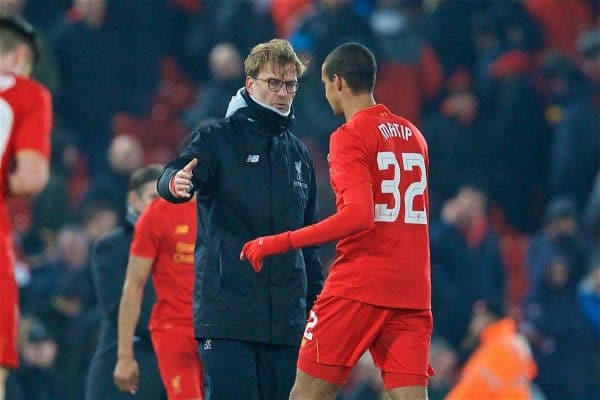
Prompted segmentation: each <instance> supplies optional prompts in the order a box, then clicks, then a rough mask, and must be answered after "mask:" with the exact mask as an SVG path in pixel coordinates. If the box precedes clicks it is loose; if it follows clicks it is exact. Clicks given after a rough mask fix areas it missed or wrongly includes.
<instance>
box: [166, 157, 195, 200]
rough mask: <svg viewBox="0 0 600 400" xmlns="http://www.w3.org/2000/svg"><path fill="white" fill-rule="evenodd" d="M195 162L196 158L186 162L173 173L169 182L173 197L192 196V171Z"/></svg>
mask: <svg viewBox="0 0 600 400" xmlns="http://www.w3.org/2000/svg"><path fill="white" fill-rule="evenodd" d="M197 164H198V159H197V158H194V159H193V160H192V161H190V162H189V163H187V164H186V166H185V167H183V168H182V169H180V170H179V171H177V173H176V174H175V175H173V177H172V178H171V182H170V184H169V189H170V190H171V194H172V195H173V196H174V197H176V198H178V199H184V198H186V199H187V198H190V197H192V176H193V175H194V174H193V173H192V171H193V170H194V167H195V166H196V165H197Z"/></svg>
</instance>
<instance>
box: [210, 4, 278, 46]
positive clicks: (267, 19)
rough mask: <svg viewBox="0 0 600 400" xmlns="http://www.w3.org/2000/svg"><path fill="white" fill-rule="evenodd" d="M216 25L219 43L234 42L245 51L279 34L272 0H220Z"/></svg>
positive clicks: (214, 25) (214, 26)
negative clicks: (276, 33) (274, 21)
mask: <svg viewBox="0 0 600 400" xmlns="http://www.w3.org/2000/svg"><path fill="white" fill-rule="evenodd" d="M212 27H213V30H214V32H213V33H214V35H215V36H216V37H217V38H218V41H219V42H229V43H232V44H233V45H235V46H236V47H237V48H238V50H239V52H240V53H241V54H248V53H249V52H250V49H252V48H253V47H254V46H255V45H256V44H258V43H261V42H265V41H268V40H270V39H272V38H273V37H275V27H274V26H273V20H272V19H271V13H270V10H269V2H268V1H264V0H229V1H225V2H223V1H220V2H219V6H218V7H217V8H216V12H215V14H214V21H213V25H212ZM232 27H235V29H232Z"/></svg>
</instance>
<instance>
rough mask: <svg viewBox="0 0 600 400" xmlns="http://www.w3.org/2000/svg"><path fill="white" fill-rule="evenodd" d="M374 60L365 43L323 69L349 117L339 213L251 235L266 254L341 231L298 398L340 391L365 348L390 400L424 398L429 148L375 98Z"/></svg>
mask: <svg viewBox="0 0 600 400" xmlns="http://www.w3.org/2000/svg"><path fill="white" fill-rule="evenodd" d="M375 74H376V63H375V58H374V56H373V54H372V53H371V52H370V51H369V50H368V49H367V48H366V47H364V46H362V45H360V44H358V43H346V44H343V45H341V46H339V47H337V48H336V49H335V50H333V51H332V52H331V53H330V54H329V55H328V56H327V58H326V59H325V61H324V63H323V66H322V78H321V79H322V81H323V84H324V86H325V95H326V97H327V100H328V102H329V104H330V106H331V108H332V109H333V112H334V113H335V114H337V115H344V117H345V119H346V123H345V124H343V125H342V126H341V127H339V128H338V129H337V130H336V131H335V132H334V133H333V134H332V135H331V138H330V152H329V155H328V159H329V171H330V177H331V185H332V187H333V190H334V191H335V194H336V208H337V211H336V213H335V214H334V215H332V216H330V217H329V218H326V219H325V220H323V221H321V222H319V223H317V224H314V225H310V226H307V227H305V228H301V229H298V230H294V231H287V232H284V233H281V234H278V235H272V236H265V237H260V238H257V239H255V240H253V241H250V242H248V243H246V244H245V245H244V247H243V249H242V254H241V258H246V259H248V260H249V262H250V263H251V264H252V267H253V268H254V269H255V270H256V271H257V272H260V271H261V269H262V263H263V258H264V257H266V256H269V255H273V254H279V253H284V252H287V251H289V250H290V249H294V248H302V247H305V246H313V245H316V244H318V243H324V242H328V241H333V240H339V242H338V244H337V248H336V252H337V257H336V260H335V261H334V263H333V265H332V267H331V270H330V273H329V276H328V278H327V280H326V281H325V285H324V288H323V291H322V292H321V294H320V295H319V297H318V298H317V301H316V302H315V305H314V307H313V309H312V311H311V313H310V318H309V320H308V323H307V325H306V330H305V332H304V338H303V341H302V345H301V348H300V354H299V356H298V370H297V374H296V382H295V384H294V388H293V389H292V392H291V394H290V399H302V400H310V399H315V400H316V399H318V400H326V399H334V398H335V396H336V394H337V392H338V391H339V388H340V386H341V385H343V384H344V383H345V382H346V381H347V379H348V377H349V376H350V373H351V371H352V368H353V367H354V365H356V363H357V361H358V359H359V358H360V356H361V355H362V354H363V353H364V352H365V351H366V350H367V349H368V350H369V351H370V352H371V354H372V356H373V359H374V360H375V363H376V365H377V366H378V367H379V369H380V370H381V375H382V378H383V382H384V387H385V390H386V391H387V393H388V395H389V396H390V398H391V399H392V400H398V399H411V400H418V399H426V398H427V378H428V377H429V376H431V375H432V374H433V370H432V369H431V367H430V366H429V364H428V359H429V345H430V340H431V331H432V316H431V282H430V255H429V234H428V208H429V198H428V190H427V171H428V164H429V160H428V154H427V145H426V143H425V139H424V138H423V136H422V134H421V133H420V132H419V130H418V129H417V128H416V127H415V126H414V125H413V124H412V123H411V122H410V121H407V120H406V119H404V118H402V117H399V116H397V115H394V114H392V113H391V112H390V111H389V110H388V109H387V108H386V107H385V106H384V105H382V104H377V103H376V102H375V100H374V98H373V87H374V84H375Z"/></svg>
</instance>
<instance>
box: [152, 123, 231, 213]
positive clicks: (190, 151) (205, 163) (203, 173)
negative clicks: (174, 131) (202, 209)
mask: <svg viewBox="0 0 600 400" xmlns="http://www.w3.org/2000/svg"><path fill="white" fill-rule="evenodd" d="M221 133H222V132H219V129H218V128H217V127H215V126H213V125H205V126H203V127H201V128H198V129H197V130H196V131H194V132H193V133H192V135H193V139H192V141H191V142H190V143H189V144H188V145H187V146H186V147H185V148H184V149H183V151H182V152H181V154H179V156H178V157H177V158H176V159H175V160H173V161H171V162H170V163H168V164H167V165H166V166H165V168H164V169H163V172H162V174H161V176H160V178H158V182H157V184H156V187H157V190H158V194H159V195H160V196H161V197H162V198H164V199H165V200H167V201H169V202H171V203H184V202H186V201H188V200H189V199H190V198H184V199H179V198H176V197H174V196H173V195H172V194H171V191H170V190H169V182H170V181H171V178H172V177H173V175H175V174H176V173H177V171H179V170H180V169H182V168H183V167H185V166H186V164H187V163H189V162H190V161H192V160H193V159H194V158H196V159H197V160H198V164H197V165H196V167H195V168H194V169H193V171H192V173H193V177H192V184H193V188H192V190H193V191H198V192H199V193H200V194H203V195H205V194H209V193H210V188H211V183H212V182H213V181H214V177H215V175H216V169H217V167H216V166H217V159H218V146H217V143H216V136H217V135H219V134H221Z"/></svg>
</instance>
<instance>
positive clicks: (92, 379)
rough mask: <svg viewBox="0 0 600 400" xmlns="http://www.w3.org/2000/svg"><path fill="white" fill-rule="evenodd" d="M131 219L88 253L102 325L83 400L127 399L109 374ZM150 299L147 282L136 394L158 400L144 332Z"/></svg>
mask: <svg viewBox="0 0 600 400" xmlns="http://www.w3.org/2000/svg"><path fill="white" fill-rule="evenodd" d="M135 217H136V216H133V215H132V213H130V212H128V214H127V221H126V222H124V223H123V225H122V226H120V227H119V228H117V229H115V230H114V231H112V232H111V233H110V234H109V235H108V236H106V237H104V238H102V239H100V240H98V241H97V242H96V243H95V245H94V248H93V251H92V274H93V275H92V276H93V281H94V287H95V289H96V295H97V298H98V303H99V305H100V313H101V314H102V322H101V324H100V332H99V336H98V344H97V346H96V350H95V352H94V355H93V357H92V359H91V361H90V365H89V368H88V375H87V378H86V383H85V399H86V400H97V399H111V400H121V399H122V400H125V399H130V398H131V395H130V394H129V393H126V392H121V391H120V390H119V389H118V388H117V387H116V386H115V384H114V383H113V381H112V374H113V370H114V368H115V365H116V363H117V347H118V333H117V325H118V316H119V304H120V301H121V293H122V291H123V283H124V282H125V275H126V272H127V261H128V259H129V246H130V244H131V240H132V238H133V222H134V218H135ZM154 300H155V295H154V288H153V286H152V283H151V282H148V283H146V287H145V288H144V299H143V301H142V308H141V310H140V318H139V320H138V324H137V327H136V331H135V335H136V336H137V337H138V338H139V339H140V340H136V341H134V352H135V357H136V360H137V361H138V363H139V365H140V369H141V375H140V383H139V386H138V389H139V390H138V392H137V395H138V396H139V398H142V399H156V400H160V399H164V398H166V396H165V393H164V388H163V385H162V381H161V379H160V374H159V372H158V364H157V362H156V356H155V354H154V349H153V348H152V343H151V341H150V332H149V331H148V322H149V320H150V311H151V310H152V306H153V304H154Z"/></svg>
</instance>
